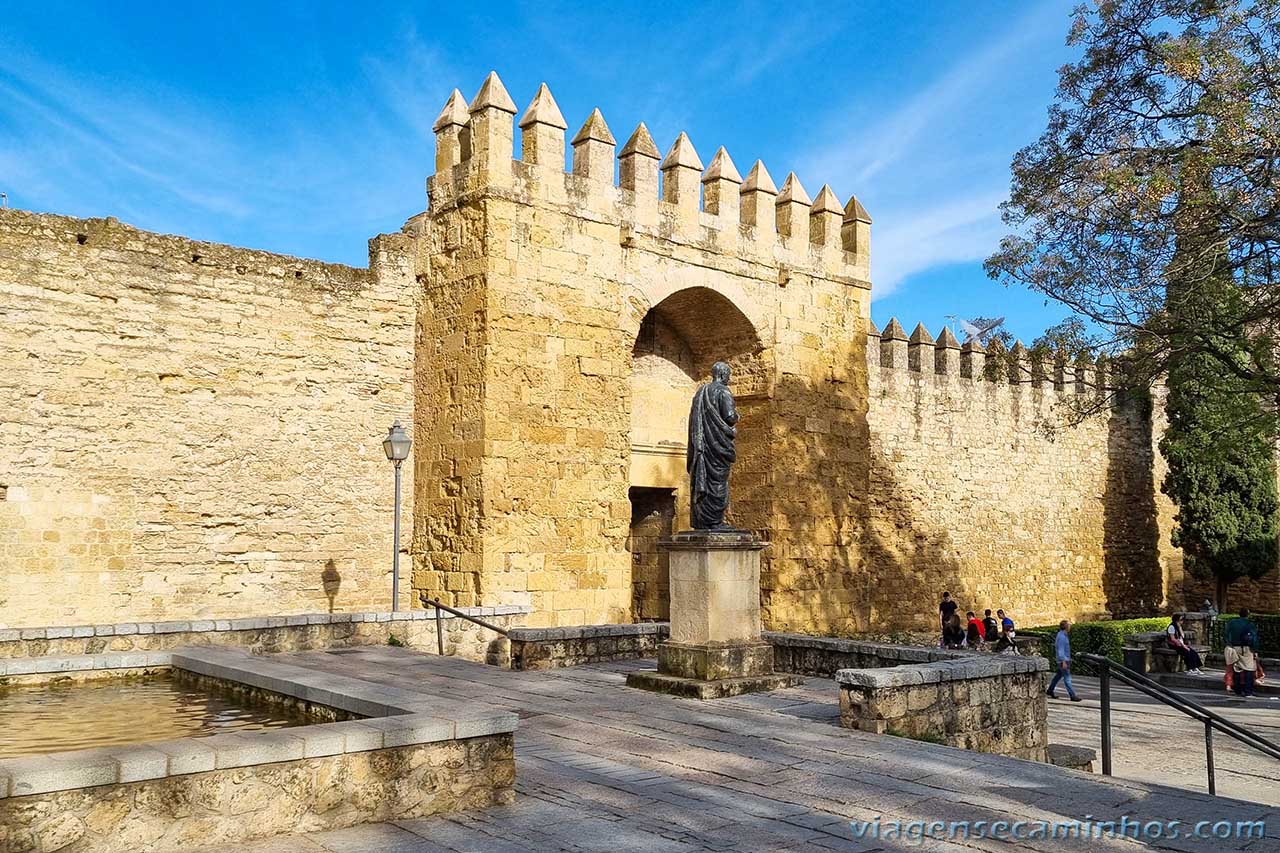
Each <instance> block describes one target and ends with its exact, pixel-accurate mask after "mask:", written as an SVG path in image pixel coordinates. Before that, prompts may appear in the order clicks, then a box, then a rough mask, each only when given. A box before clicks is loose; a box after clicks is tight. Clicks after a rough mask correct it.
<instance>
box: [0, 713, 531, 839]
mask: <svg viewBox="0 0 1280 853" xmlns="http://www.w3.org/2000/svg"><path fill="white" fill-rule="evenodd" d="M335 725H345V724H342V723H338V724H335ZM512 743H513V741H512V736H511V735H510V734H500V735H488V736H484V737H475V738H469V739H466V740H453V741H445V742H439V743H423V744H415V745H412V746H402V747H392V748H388V749H377V750H370V751H365V752H344V753H340V754H337V755H328V756H324V757H319V758H308V759H302V760H293V761H284V762H274V763H268V764H256V765H252V766H245V767H225V768H222V769H216V770H210V771H207V772H204V773H190V774H186V775H181V776H170V777H166V778H163V779H153V780H148V781H145V782H130V783H124V784H106V785H98V786H95V787H91V788H77V789H73V790H66V791H57V792H52V793H47V794H36V795H30V796H18V797H8V798H5V799H0V850H2V851H5V853H37V851H38V852H39V853H43V851H49V850H58V851H62V853H98V851H102V853H120V851H123V850H128V851H131V853H151V851H173V850H190V849H193V848H196V847H200V846H203V845H206V844H217V843H234V842H243V841H250V840H253V839H257V838H266V837H270V836H272V835H278V834H282V833H290V834H292V833H301V832H316V831H319V830H325V829H339V828H342V827H347V826H354V825H356V824H360V823H370V822H375V821H389V820H402V819H406V818H415V817H423V816H425V815H432V814H440V813H445V812H454V811H459V810H464V809H477V808H483V807H485V806H489V805H496V804H499V803H509V802H511V801H512V798H513V783H514V779H515V758H514V752H513V747H512ZM444 768H448V770H447V771H445V770H444Z"/></svg>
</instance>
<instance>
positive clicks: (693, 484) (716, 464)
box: [685, 361, 738, 530]
mask: <svg viewBox="0 0 1280 853" xmlns="http://www.w3.org/2000/svg"><path fill="white" fill-rule="evenodd" d="M737 422H738V411H737V409H735V408H734V407H733V394H731V393H730V392H729V365H727V364H725V363H724V362H723V361H717V362H716V363H715V364H714V365H712V367H711V381H710V382H708V383H707V384H705V385H703V386H702V387H701V388H699V389H698V390H697V392H696V393H695V394H694V395H693V407H692V408H690V409H689V447H688V450H687V451H686V453H687V457H686V460H685V467H686V468H687V469H688V471H689V482H690V488H691V490H692V501H691V504H692V505H691V507H690V510H689V522H690V524H691V525H692V527H693V528H694V529H695V530H732V529H733V528H732V527H730V526H729V525H727V524H725V523H724V514H725V511H726V510H728V508H729V466H731V465H732V464H733V462H734V460H735V459H736V458H737V455H736V454H735V452H734V449H733V440H734V438H735V437H736V436H737V434H738V431H737V429H736V428H735V427H734V424H736V423H737Z"/></svg>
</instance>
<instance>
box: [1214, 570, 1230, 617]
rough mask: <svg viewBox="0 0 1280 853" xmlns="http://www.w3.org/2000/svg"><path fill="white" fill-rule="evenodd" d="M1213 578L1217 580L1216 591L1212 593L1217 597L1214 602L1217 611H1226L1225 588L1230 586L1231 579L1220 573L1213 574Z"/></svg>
mask: <svg viewBox="0 0 1280 853" xmlns="http://www.w3.org/2000/svg"><path fill="white" fill-rule="evenodd" d="M1214 578H1215V579H1216V580H1217V582H1218V589H1217V592H1216V593H1215V594H1214V595H1215V598H1216V599H1217V600H1216V601H1215V602H1214V603H1215V604H1216V605H1217V606H1218V612H1219V613H1226V612H1227V590H1228V589H1229V588H1230V587H1231V581H1229V580H1227V579H1226V578H1224V577H1223V576H1222V575H1215V576H1214Z"/></svg>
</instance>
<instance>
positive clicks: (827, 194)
mask: <svg viewBox="0 0 1280 853" xmlns="http://www.w3.org/2000/svg"><path fill="white" fill-rule="evenodd" d="M810 212H812V213H840V214H843V213H844V208H842V207H841V206H840V200H839V199H837V198H836V194H835V193H834V192H832V191H831V187H829V186H828V185H826V184H823V185H822V189H820V190H818V197H817V198H816V199H814V200H813V207H812V208H811V210H810Z"/></svg>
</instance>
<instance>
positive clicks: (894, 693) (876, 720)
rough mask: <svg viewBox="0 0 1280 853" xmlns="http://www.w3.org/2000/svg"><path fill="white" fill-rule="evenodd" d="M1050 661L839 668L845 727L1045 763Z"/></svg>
mask: <svg viewBox="0 0 1280 853" xmlns="http://www.w3.org/2000/svg"><path fill="white" fill-rule="evenodd" d="M1047 673H1048V662H1047V661H1046V660H1044V658H1039V657H1019V656H1015V655H998V656H997V655H991V656H978V655H968V656H966V657H965V658H964V659H963V660H944V661H936V662H933V663H924V664H909V665H902V666H895V667H891V668H888V669H842V670H840V671H839V672H837V673H836V684H837V685H838V686H839V688H840V724H841V725H843V726H845V727H846V728H851V729H859V730H861V731H870V732H876V733H879V734H896V735H901V736H904V737H910V738H915V739H919V740H929V741H933V742H936V743H942V744H945V745H947V746H956V747H960V748H963V749H972V750H976V751H979V752H993V753H997V754H1000V755H1012V756H1015V757H1017V758H1028V759H1032V760H1034V761H1045V760H1046V753H1045V748H1046V745H1047V742H1048V740H1047V734H1048V711H1047V707H1046V703H1045V683H1046V679H1047V677H1048V676H1047Z"/></svg>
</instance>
